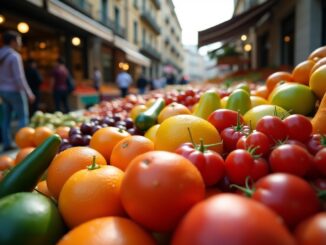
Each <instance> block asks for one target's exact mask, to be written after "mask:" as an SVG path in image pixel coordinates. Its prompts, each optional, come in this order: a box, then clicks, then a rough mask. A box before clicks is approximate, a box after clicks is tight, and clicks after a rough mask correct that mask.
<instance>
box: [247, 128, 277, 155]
mask: <svg viewBox="0 0 326 245" xmlns="http://www.w3.org/2000/svg"><path fill="white" fill-rule="evenodd" d="M245 146H246V148H247V149H248V148H255V149H256V150H255V154H257V155H266V154H267V153H268V152H269V150H270V147H271V144H270V141H269V138H268V137H267V136H266V134H264V133H262V132H259V131H254V132H252V133H251V134H249V135H248V137H247V138H246V141H245Z"/></svg>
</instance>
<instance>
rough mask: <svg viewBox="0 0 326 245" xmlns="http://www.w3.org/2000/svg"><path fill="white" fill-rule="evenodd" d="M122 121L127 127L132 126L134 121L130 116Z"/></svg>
mask: <svg viewBox="0 0 326 245" xmlns="http://www.w3.org/2000/svg"><path fill="white" fill-rule="evenodd" d="M124 122H125V123H126V128H127V129H129V128H132V127H133V126H134V121H133V120H132V119H131V118H130V117H128V118H126V119H125V120H124Z"/></svg>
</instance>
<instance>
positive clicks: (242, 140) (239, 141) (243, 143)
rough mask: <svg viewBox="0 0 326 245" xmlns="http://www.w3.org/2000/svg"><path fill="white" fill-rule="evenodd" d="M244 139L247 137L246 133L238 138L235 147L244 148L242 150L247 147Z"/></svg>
mask: <svg viewBox="0 0 326 245" xmlns="http://www.w3.org/2000/svg"><path fill="white" fill-rule="evenodd" d="M246 139H247V136H246V135H244V136H242V137H241V138H240V139H238V142H237V145H236V148H237V149H244V150H245V149H247V145H246Z"/></svg>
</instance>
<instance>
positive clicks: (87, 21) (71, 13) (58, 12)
mask: <svg viewBox="0 0 326 245" xmlns="http://www.w3.org/2000/svg"><path fill="white" fill-rule="evenodd" d="M48 11H49V13H51V14H53V15H55V16H57V17H59V18H61V19H64V20H66V21H67V22H69V23H71V24H73V25H75V26H78V27H79V28H81V29H84V30H85V31H87V32H89V33H92V34H94V35H95V36H98V37H100V38H102V39H104V40H106V41H108V42H112V41H113V32H112V31H111V30H109V29H108V28H107V27H105V26H103V25H101V24H99V23H98V22H96V21H95V20H93V19H92V18H89V17H87V16H85V15H83V14H81V13H79V12H78V11H77V10H75V9H73V8H71V7H69V6H67V5H66V4H63V3H62V2H60V1H58V0H50V1H49V2H48Z"/></svg>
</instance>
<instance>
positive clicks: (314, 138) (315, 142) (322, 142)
mask: <svg viewBox="0 0 326 245" xmlns="http://www.w3.org/2000/svg"><path fill="white" fill-rule="evenodd" d="M306 145H307V148H308V151H309V152H310V153H311V154H313V155H316V153H317V152H318V151H320V150H321V149H323V148H325V147H326V136H325V135H320V134H313V135H311V136H310V137H309V139H308V140H307V142H306Z"/></svg>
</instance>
